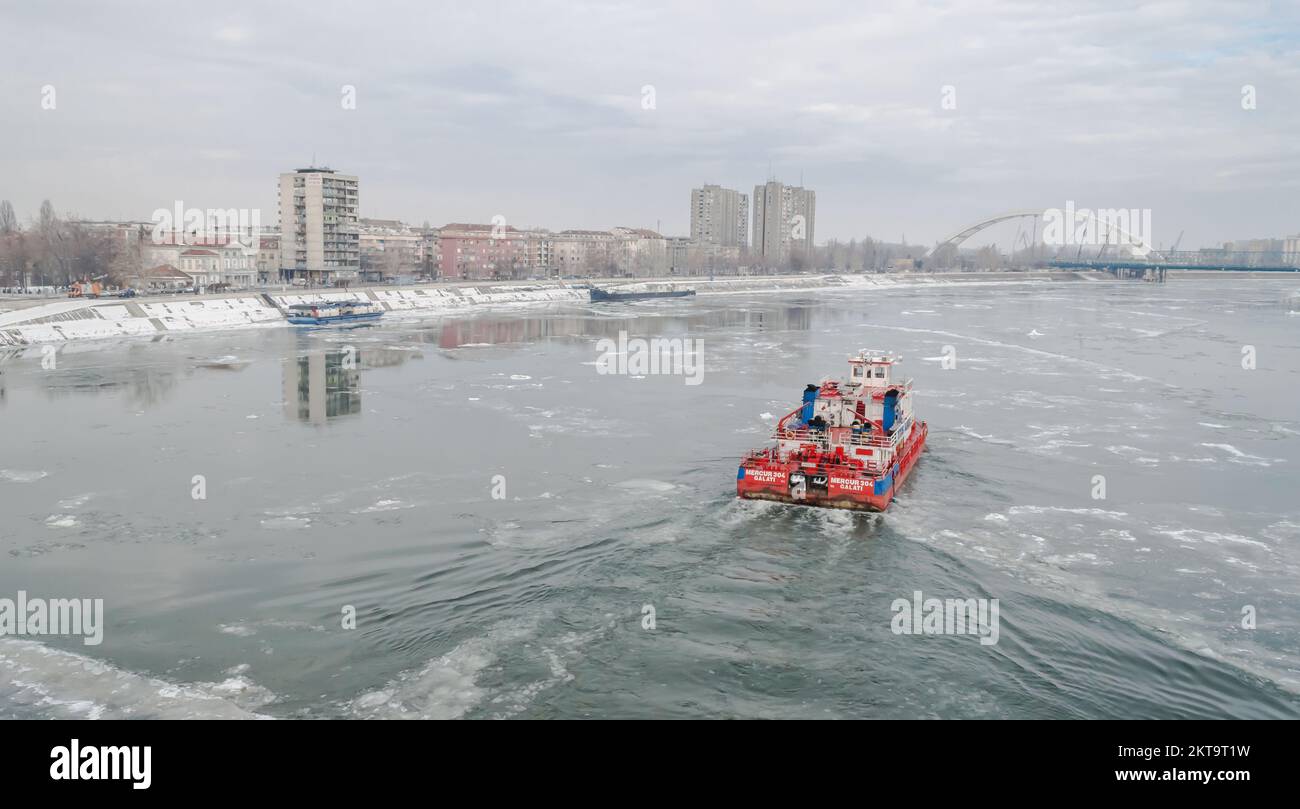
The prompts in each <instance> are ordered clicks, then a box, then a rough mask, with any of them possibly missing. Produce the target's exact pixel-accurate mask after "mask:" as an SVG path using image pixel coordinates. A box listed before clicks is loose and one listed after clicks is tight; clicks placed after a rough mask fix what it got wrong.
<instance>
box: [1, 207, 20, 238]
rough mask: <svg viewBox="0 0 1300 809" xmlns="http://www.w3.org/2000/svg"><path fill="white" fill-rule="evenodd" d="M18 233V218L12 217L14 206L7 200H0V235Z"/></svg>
mask: <svg viewBox="0 0 1300 809" xmlns="http://www.w3.org/2000/svg"><path fill="white" fill-rule="evenodd" d="M17 232H18V217H17V216H15V215H14V206H13V203H11V202H10V201H9V200H7V199H6V200H0V234H5V235H7V234H10V233H17Z"/></svg>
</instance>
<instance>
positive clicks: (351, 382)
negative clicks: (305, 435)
mask: <svg viewBox="0 0 1300 809" xmlns="http://www.w3.org/2000/svg"><path fill="white" fill-rule="evenodd" d="M422 356H424V355H423V354H422V353H421V352H419V351H400V350H395V349H388V348H367V349H366V350H364V351H362V350H361V349H359V348H357V347H356V346H349V345H345V346H343V347H341V348H339V349H331V350H328V351H315V352H312V353H309V354H302V355H300V356H297V357H291V358H289V359H287V360H285V361H284V414H285V417H286V418H289V419H297V420H299V421H306V422H310V423H311V424H324V423H325V422H327V421H329V420H330V419H335V418H339V417H341V416H355V415H358V414H360V413H361V371H362V370H369V369H371V368H390V367H393V366H396V365H401V364H402V363H404V362H406V361H407V360H408V359H413V358H418V357H422Z"/></svg>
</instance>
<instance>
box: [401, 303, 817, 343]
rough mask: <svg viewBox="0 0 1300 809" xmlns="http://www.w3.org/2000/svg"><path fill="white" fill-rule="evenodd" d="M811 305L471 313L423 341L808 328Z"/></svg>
mask: <svg viewBox="0 0 1300 809" xmlns="http://www.w3.org/2000/svg"><path fill="white" fill-rule="evenodd" d="M815 311H816V308H815V306H814V305H798V306H782V307H773V308H771V309H759V308H749V309H743V308H727V309H716V310H710V311H707V312H699V313H689V314H685V315H677V314H654V315H643V314H639V313H638V312H637V311H636V310H629V312H630V313H631V314H632V316H631V317H626V318H623V317H619V318H612V317H590V316H586V317H582V316H564V315H561V316H546V317H521V316H514V317H509V318H491V317H475V318H465V319H457V320H450V321H446V322H444V323H442V324H440V325H439V326H438V327H437V328H436V329H429V330H425V332H424V340H425V342H431V343H436V344H437V345H438V347H439V348H460V347H462V346H477V345H506V344H510V343H532V342H537V341H541V340H547V339H551V338H557V337H559V338H575V337H576V338H590V337H617V336H618V334H619V332H620V331H626V332H628V333H629V334H636V335H638V336H656V335H660V334H680V333H682V332H683V331H685V332H686V333H688V334H696V333H699V334H703V333H706V332H708V331H717V330H725V329H742V330H746V331H751V330H752V331H765V330H770V329H775V330H781V331H808V330H810V329H811V328H812V325H813V317H814V313H815Z"/></svg>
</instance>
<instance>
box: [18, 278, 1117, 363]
mask: <svg viewBox="0 0 1300 809" xmlns="http://www.w3.org/2000/svg"><path fill="white" fill-rule="evenodd" d="M1108 277H1109V276H1104V275H1100V274H1095V273H1086V272H1066V271H1053V272H1014V273H1011V272H1008V273H950V274H943V273H936V274H933V275H931V274H926V275H786V276H748V277H739V278H717V279H707V278H664V279H626V280H625V279H597V280H594V281H592V283H593V284H595V285H598V286H602V287H614V286H619V287H622V286H625V285H631V286H634V287H635V286H636V285H640V284H650V283H672V284H675V285H680V286H686V287H692V288H694V289H696V290H697V293H698V294H699V295H725V294H736V293H742V292H743V293H755V292H789V291H797V290H816V289H836V288H862V289H884V288H898V287H912V286H938V285H951V284H957V283H1028V282H1045V281H1077V280H1097V279H1100V278H1108ZM357 299H363V300H368V301H373V302H376V303H379V304H380V305H382V306H383V307H384V309H385V310H386V311H387V312H388V313H390V316H397V317H402V316H411V317H418V316H421V315H442V314H451V313H455V312H459V311H467V310H472V309H477V308H490V307H498V306H512V305H522V304H544V303H580V302H585V301H587V300H588V294H587V290H586V289H585V288H584V287H580V286H575V285H574V284H572V283H566V282H533V283H518V282H516V283H510V282H502V283H495V284H482V283H480V284H465V283H461V284H434V285H426V286H413V287H400V288H394V287H372V288H359V289H353V290H347V291H321V292H314V291H298V290H295V291H292V292H289V291H268V292H264V293H263V292H248V293H236V294H228V295H205V296H198V297H195V296H189V295H184V296H175V295H172V296H159V297H151V298H129V299H103V300H88V299H77V300H54V301H48V300H47V301H12V300H4V301H0V346H5V345H8V346H23V345H32V344H35V343H53V342H64V341H71V340H94V339H102V338H106V337H149V336H155V335H158V334H163V333H167V332H189V331H200V330H217V329H242V328H273V327H280V326H284V325H287V321H286V320H285V314H284V310H285V309H287V308H288V307H289V306H291V305H293V304H295V303H310V302H313V301H322V300H325V301H332V300H357ZM10 306H12V307H16V308H11V309H7V310H6V307H10Z"/></svg>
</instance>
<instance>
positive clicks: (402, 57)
mask: <svg viewBox="0 0 1300 809" xmlns="http://www.w3.org/2000/svg"><path fill="white" fill-rule="evenodd" d="M46 85H50V86H53V88H54V91H55V95H54V99H55V104H56V106H55V109H52V110H47V109H43V108H42V103H41V102H42V98H43V94H42V88H43V87H45V86H46ZM344 85H352V86H354V87H355V88H356V109H344V108H343V105H342V104H341V100H342V88H343V86H344ZM646 85H650V86H652V87H653V90H654V99H653V100H654V106H653V108H652V109H645V108H644V103H643V101H644V99H645V95H644V94H643V91H642V88H643V87H645V86H646ZM945 85H950V86H952V87H953V88H954V89H955V100H956V108H955V109H944V108H943V104H942V102H943V99H944V91H943V89H942V88H943V87H944V86H945ZM1243 85H1252V86H1253V87H1254V88H1255V91H1254V92H1255V98H1256V108H1255V109H1243V104H1242V101H1243V89H1242V88H1243ZM313 155H314V157H315V161H316V163H317V164H318V165H328V166H330V167H332V168H334V169H336V170H339V171H344V172H347V173H351V174H356V175H359V176H360V178H361V213H362V215H363V216H369V217H379V218H401V219H405V220H407V221H410V222H413V223H416V224H419V223H422V222H424V221H426V220H427V221H429V222H430V223H432V224H434V225H441V224H445V223H447V222H454V221H479V222H486V221H490V220H491V218H492V217H493V216H494V215H498V214H500V215H503V216H505V217H506V219H507V221H508V222H510V223H511V224H513V225H516V226H521V227H523V226H534V225H537V226H543V227H549V228H554V229H560V228H566V227H576V228H599V229H605V228H608V227H612V226H615V225H628V226H641V227H651V228H653V227H659V228H660V229H661V230H662V231H663V232H665V233H666V234H668V235H685V234H686V233H687V232H688V230H689V212H688V200H689V195H690V189H691V188H692V187H693V186H697V185H700V184H703V183H705V182H714V183H720V184H722V185H725V186H729V187H732V188H737V189H740V190H742V191H745V192H746V193H752V191H753V187H754V185H755V184H756V183H760V182H763V181H764V180H765V179H766V178H767V177H768V174H769V165H770V167H771V169H770V171H771V174H772V175H773V176H775V177H776V178H778V179H781V180H783V181H785V182H787V183H791V184H797V183H799V181H800V178H801V177H802V179H803V182H804V184H805V185H807V186H808V187H811V188H813V189H815V190H816V192H817V232H816V236H817V239H818V241H819V242H820V241H824V240H826V239H828V238H841V239H848V238H850V237H861V236H865V235H871V236H873V237H876V238H882V239H887V240H891V241H896V240H898V239H899V238H901V237H902V236H903V235H904V234H905V235H906V237H907V239H908V241H910V242H923V243H931V242H933V241H935V240H937V239H940V238H943V237H946V236H948V235H951V233H952V232H954V231H957V230H959V229H961V227H962V226H964V225H966V224H969V223H970V222H972V221H975V220H978V219H981V218H983V217H986V216H990V215H993V214H997V213H1000V212H1002V211H1005V210H1011V209H1021V208H1045V207H1064V206H1065V204H1066V202H1067V201H1074V202H1075V203H1076V204H1077V205H1078V206H1080V207H1100V208H1111V207H1127V208H1150V209H1151V211H1152V223H1153V226H1154V231H1155V234H1154V239H1153V241H1154V242H1156V243H1160V242H1164V243H1165V244H1168V243H1169V242H1172V241H1173V240H1174V239H1175V238H1176V237H1177V236H1178V234H1179V232H1180V231H1182V230H1184V229H1186V231H1187V236H1186V237H1184V242H1183V245H1182V246H1183V247H1184V248H1186V247H1189V246H1190V247H1197V246H1203V245H1209V244H1213V243H1216V242H1219V241H1223V240H1227V239H1233V238H1249V237H1264V236H1272V237H1281V236H1283V235H1285V234H1291V233H1297V232H1300V9H1298V8H1297V3H1295V2H1290V1H1288V2H1276V3H1271V2H1248V1H1247V2H1223V3H1208V2H1152V3H1145V2H1133V0H1127V1H1126V2H1109V1H1108V0H1101V1H1098V0H1088V1H1087V2H1084V1H1082V0H1080V2H1073V3H1059V4H1058V3H1051V2H1011V1H1010V0H980V1H979V2H940V3H886V2H880V1H879V0H872V1H871V2H863V0H857V2H850V3H843V4H836V3H818V2H808V1H807V0H801V1H800V2H788V1H787V2H780V3H752V2H734V3H732V2H704V1H703V0H695V1H694V2H683V3H653V2H648V1H647V2H608V3H604V2H602V3H578V2H565V3H549V2H519V3H490V2H479V1H477V0H476V2H457V3H440V2H413V3H393V2H382V0H373V1H372V2H367V3H357V4H353V5H346V6H344V5H336V4H332V3H326V2H319V1H317V2H284V1H283V0H280V1H278V2H275V3H248V4H243V3H233V2H222V3H190V2H180V1H178V2H170V3H165V4H157V3H140V4H131V3H125V2H114V3H105V2H102V1H101V0H96V1H94V2H57V0H53V1H52V2H28V3H18V2H14V0H4V1H3V4H0V199H5V198H7V199H10V200H12V201H13V203H14V206H15V207H16V209H17V211H18V214H19V216H20V217H22V218H24V219H25V218H27V217H29V216H33V215H34V214H35V213H36V210H37V208H38V207H39V205H40V202H41V200H42V199H45V198H49V199H50V200H51V201H52V202H53V203H54V205H55V207H56V209H57V210H59V211H60V212H73V213H76V214H80V215H82V216H85V217H88V218H139V219H148V218H149V217H150V216H151V214H152V212H153V211H154V210H155V209H157V208H171V207H173V205H174V204H175V202H176V201H177V200H181V201H183V202H184V204H185V205H186V206H189V207H198V208H231V207H242V208H260V209H262V211H263V222H264V224H272V223H274V222H275V220H276V213H275V189H276V178H277V175H278V174H279V173H280V172H281V171H286V170H291V169H293V168H296V167H300V166H305V165H308V164H310V163H311V161H312V159H313ZM1007 241H1009V239H1008V240H1007ZM1004 244H1005V243H1004Z"/></svg>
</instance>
